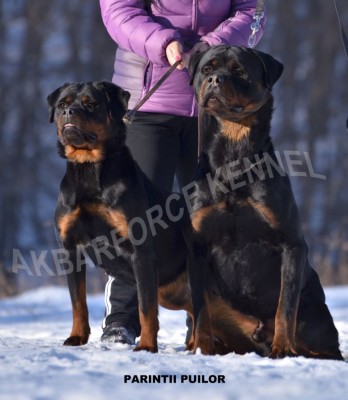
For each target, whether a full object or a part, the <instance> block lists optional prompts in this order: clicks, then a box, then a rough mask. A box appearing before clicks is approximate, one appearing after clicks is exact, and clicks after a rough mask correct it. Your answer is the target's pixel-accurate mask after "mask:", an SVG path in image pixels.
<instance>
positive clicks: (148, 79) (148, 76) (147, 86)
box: [143, 61, 151, 93]
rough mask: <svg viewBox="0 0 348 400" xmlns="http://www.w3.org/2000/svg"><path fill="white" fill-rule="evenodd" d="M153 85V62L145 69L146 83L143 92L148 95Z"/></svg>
mask: <svg viewBox="0 0 348 400" xmlns="http://www.w3.org/2000/svg"><path fill="white" fill-rule="evenodd" d="M150 84H151V61H149V62H148V63H147V64H146V65H145V68H144V81H143V92H144V93H147V92H148V91H149V89H150Z"/></svg>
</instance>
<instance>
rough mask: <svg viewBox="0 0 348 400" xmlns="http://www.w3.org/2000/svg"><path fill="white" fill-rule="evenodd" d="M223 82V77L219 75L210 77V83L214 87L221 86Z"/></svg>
mask: <svg viewBox="0 0 348 400" xmlns="http://www.w3.org/2000/svg"><path fill="white" fill-rule="evenodd" d="M222 82H223V77H222V76H219V75H211V76H209V78H208V83H210V84H211V86H213V87H217V86H220V84H221V83H222Z"/></svg>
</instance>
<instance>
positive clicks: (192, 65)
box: [188, 52, 204, 85]
mask: <svg viewBox="0 0 348 400" xmlns="http://www.w3.org/2000/svg"><path fill="white" fill-rule="evenodd" d="M203 54H204V52H201V53H195V54H192V56H191V57H190V61H189V66H188V70H189V73H190V77H191V79H190V85H192V84H193V80H194V77H195V75H196V72H197V68H198V64H199V62H200V61H201V59H202V56H203Z"/></svg>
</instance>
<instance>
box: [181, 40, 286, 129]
mask: <svg viewBox="0 0 348 400" xmlns="http://www.w3.org/2000/svg"><path fill="white" fill-rule="evenodd" d="M189 70H190V74H191V82H192V83H193V85H194V90H195V95H196V98H197V102H198V105H199V106H200V107H202V108H203V110H204V111H205V112H207V113H208V114H210V115H213V116H214V117H217V118H221V119H224V120H228V121H234V122H238V121H241V120H243V119H244V118H246V117H248V116H250V115H252V114H253V113H255V112H257V111H258V110H259V109H260V108H261V107H262V106H263V105H264V104H265V103H266V102H267V100H268V99H269V98H270V96H271V90H272V87H273V85H274V83H275V82H276V81H277V80H278V79H279V77H280V76H281V74H282V71H283V65H282V64H281V63H280V62H279V61H277V60H275V59H274V58H273V57H272V56H270V55H268V54H266V53H263V52H260V51H256V50H253V49H247V48H243V47H235V46H225V45H221V46H213V47H211V48H210V49H209V50H208V51H206V52H205V53H199V54H196V55H194V56H193V57H191V60H190V65H189Z"/></svg>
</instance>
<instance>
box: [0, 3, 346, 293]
mask: <svg viewBox="0 0 348 400" xmlns="http://www.w3.org/2000/svg"><path fill="white" fill-rule="evenodd" d="M265 3H266V7H267V15H268V23H267V26H266V30H265V34H264V36H263V39H262V41H261V43H260V44H259V45H258V47H257V48H258V49H259V50H262V51H265V52H268V53H270V54H272V55H273V56H274V57H275V58H277V59H279V60H280V61H281V62H283V64H284V65H285V71H284V74H283V76H282V78H281V79H280V81H279V82H278V83H277V84H276V87H275V90H274V95H275V99H276V100H275V112H274V118H273V129H272V136H273V139H274V142H275V146H276V148H277V150H279V151H284V150H298V151H300V152H301V154H304V152H308V154H309V156H310V159H311V162H312V164H313V168H314V171H315V172H316V173H319V174H324V175H325V176H326V180H321V179H313V178H310V177H308V176H307V177H298V176H296V177H292V178H291V181H292V185H293V189H294V192H295V197H296V199H297V202H298V205H299V208H300V212H301V216H302V221H303V228H304V231H305V236H306V239H307V242H308V244H309V249H310V260H311V263H312V265H313V266H314V268H315V269H316V270H317V271H318V273H319V274H320V277H321V280H322V282H323V283H324V284H325V285H338V284H347V283H348V213H347V206H348V188H347V176H348V133H347V130H346V119H347V116H348V90H347V89H348V60H347V59H346V58H345V54H344V50H343V47H342V42H341V38H340V33H339V28H338V23H337V18H336V14H335V8H334V3H333V1H332V0H329V1H328V0H306V1H305V2H304V1H303V0H294V1H291V2H285V1H278V0H268V1H266V2H265ZM338 5H339V6H340V11H341V17H342V20H343V23H344V26H345V27H346V30H347V31H348V7H347V4H346V0H338ZM114 53H115V44H114V43H113V42H112V41H111V39H110V38H109V36H108V35H107V33H106V30H105V28H104V26H103V24H102V21H101V17H100V11H99V2H98V1H96V0H94V1H92V0H87V1H86V0H69V1H65V0H50V1H47V0H31V1H29V0H0V227H1V229H0V297H3V296H8V295H12V294H16V293H18V292H21V291H23V290H26V289H30V288H33V287H37V286H42V285H47V284H64V283H65V278H64V277H62V276H50V275H52V274H51V273H50V271H51V270H52V269H51V263H52V259H51V257H50V254H51V253H50V250H51V249H56V248H57V244H56V240H55V234H54V227H53V215H54V209H55V203H56V199H57V195H58V188H59V183H60V180H61V178H62V176H63V174H64V170H65V161H64V160H63V159H61V158H59V157H58V155H57V153H56V136H55V135H56V131H55V127H54V125H52V124H49V122H48V112H47V105H46V97H47V95H48V94H49V93H51V92H52V91H53V90H54V89H55V88H57V87H58V86H60V85H62V84H63V83H65V82H69V81H92V80H103V79H105V80H111V76H112V68H113V59H114ZM304 161H305V159H304ZM14 255H15V256H14ZM35 256H36V257H39V256H41V257H42V258H41V259H40V260H39V264H40V265H41V266H40V268H38V270H37V271H35V268H34V267H33V259H35ZM14 260H15V262H16V263H17V264H20V265H22V266H24V267H23V268H17V270H18V271H17V272H18V273H14V270H16V268H15V269H14V268H13V263H14ZM36 264H38V263H36ZM26 266H28V267H29V269H30V270H31V271H32V275H30V274H29V273H28V268H26ZM88 270H89V271H88V273H89V274H90V279H88V285H89V291H90V292H96V291H100V290H103V285H104V282H105V276H104V274H103V273H102V272H101V271H96V272H95V271H93V270H92V269H90V268H89V269H88Z"/></svg>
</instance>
